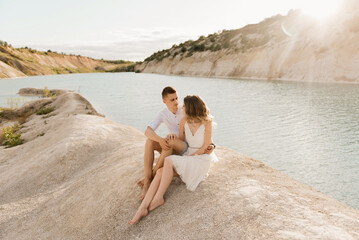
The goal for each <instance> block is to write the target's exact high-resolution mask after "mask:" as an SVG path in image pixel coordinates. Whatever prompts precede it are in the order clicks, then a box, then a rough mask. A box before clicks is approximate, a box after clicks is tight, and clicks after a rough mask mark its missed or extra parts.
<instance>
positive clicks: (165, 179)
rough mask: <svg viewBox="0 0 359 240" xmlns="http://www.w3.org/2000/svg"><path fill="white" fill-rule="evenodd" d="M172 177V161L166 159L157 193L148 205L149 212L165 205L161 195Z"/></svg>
mask: <svg viewBox="0 0 359 240" xmlns="http://www.w3.org/2000/svg"><path fill="white" fill-rule="evenodd" d="M173 175H174V170H173V165H172V161H171V159H170V158H169V157H166V158H165V162H164V166H163V171H162V177H161V181H160V184H159V187H158V189H157V192H156V194H155V196H154V197H153V199H152V201H151V203H150V207H149V209H148V210H149V211H152V210H153V209H155V208H157V207H159V206H161V205H162V204H164V203H165V200H164V199H163V195H164V194H165V192H166V191H167V188H168V186H169V185H170V183H171V181H172V178H173Z"/></svg>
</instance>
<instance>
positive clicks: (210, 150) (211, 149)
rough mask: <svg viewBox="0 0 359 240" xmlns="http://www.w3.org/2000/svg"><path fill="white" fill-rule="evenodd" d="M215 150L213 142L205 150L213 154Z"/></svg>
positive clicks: (206, 152)
mask: <svg viewBox="0 0 359 240" xmlns="http://www.w3.org/2000/svg"><path fill="white" fill-rule="evenodd" d="M213 150H214V146H213V145H212V144H211V145H209V146H208V148H206V150H205V151H204V153H205V154H211V153H212V152H213Z"/></svg>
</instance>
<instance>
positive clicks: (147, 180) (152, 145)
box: [137, 139, 161, 200]
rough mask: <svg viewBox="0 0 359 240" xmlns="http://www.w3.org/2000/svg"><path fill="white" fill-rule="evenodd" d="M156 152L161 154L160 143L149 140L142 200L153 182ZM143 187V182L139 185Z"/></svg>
mask: <svg viewBox="0 0 359 240" xmlns="http://www.w3.org/2000/svg"><path fill="white" fill-rule="evenodd" d="M154 150H157V151H159V152H161V146H160V144H159V143H158V142H155V141H153V140H151V139H147V141H146V145H145V154H144V158H143V159H144V169H145V178H144V179H143V186H142V193H141V195H140V199H141V200H142V199H143V198H144V196H145V195H146V192H147V190H148V187H149V186H150V183H151V181H152V177H153V175H152V167H153V161H154V156H155V153H154ZM137 184H138V185H141V181H140V182H138V183H137Z"/></svg>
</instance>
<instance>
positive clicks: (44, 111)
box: [36, 106, 55, 115]
mask: <svg viewBox="0 0 359 240" xmlns="http://www.w3.org/2000/svg"><path fill="white" fill-rule="evenodd" d="M54 110H55V108H54V107H51V106H50V107H45V106H43V107H41V108H40V109H39V110H37V111H36V114H37V115H46V114H49V113H50V112H52V111H54Z"/></svg>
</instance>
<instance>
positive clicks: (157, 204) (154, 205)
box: [148, 198, 165, 211]
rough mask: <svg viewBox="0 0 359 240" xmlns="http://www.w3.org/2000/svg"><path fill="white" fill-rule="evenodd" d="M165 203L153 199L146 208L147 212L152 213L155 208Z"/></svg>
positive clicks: (162, 200)
mask: <svg viewBox="0 0 359 240" xmlns="http://www.w3.org/2000/svg"><path fill="white" fill-rule="evenodd" d="M164 203H165V200H164V199H163V198H159V199H157V198H153V199H152V202H151V203H150V207H149V208H148V211H152V210H153V209H155V208H158V207H159V206H161V205H163V204H164Z"/></svg>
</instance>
